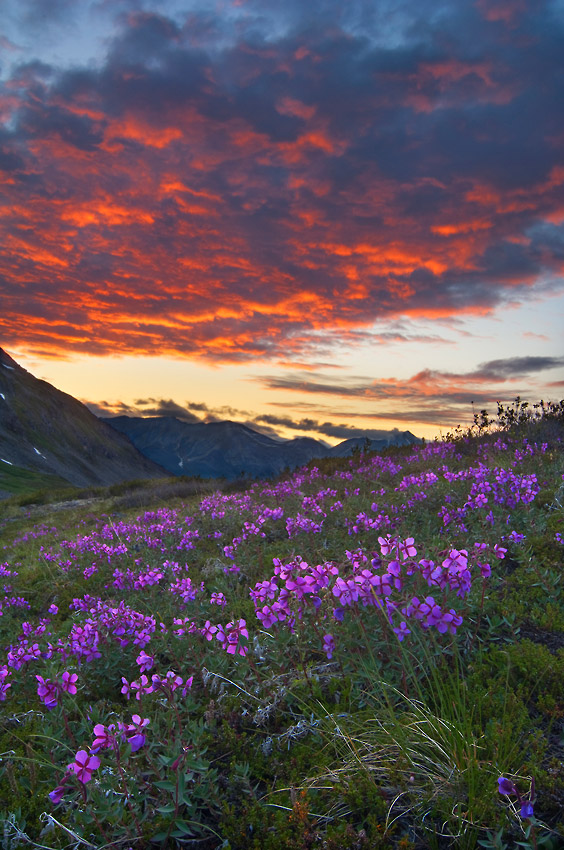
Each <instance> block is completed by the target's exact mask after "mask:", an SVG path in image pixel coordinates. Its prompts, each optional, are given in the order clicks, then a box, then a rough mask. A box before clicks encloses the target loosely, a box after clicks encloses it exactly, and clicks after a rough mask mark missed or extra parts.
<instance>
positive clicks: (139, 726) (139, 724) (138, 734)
mask: <svg viewBox="0 0 564 850" xmlns="http://www.w3.org/2000/svg"><path fill="white" fill-rule="evenodd" d="M131 719H132V721H133V723H130V724H129V725H128V727H127V732H128V733H133V734H130V735H128V738H127V740H128V741H129V744H130V746H131V752H132V753H136V752H137V750H140V749H141V747H142V746H143V744H144V743H145V735H144V734H143V730H144V728H145V727H146V726H148V725H149V723H150V722H151V721H150V720H149V718H148V717H145V718H144V719H141V717H140V715H139V714H133V715H132V716H131Z"/></svg>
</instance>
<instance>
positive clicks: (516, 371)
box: [258, 356, 564, 439]
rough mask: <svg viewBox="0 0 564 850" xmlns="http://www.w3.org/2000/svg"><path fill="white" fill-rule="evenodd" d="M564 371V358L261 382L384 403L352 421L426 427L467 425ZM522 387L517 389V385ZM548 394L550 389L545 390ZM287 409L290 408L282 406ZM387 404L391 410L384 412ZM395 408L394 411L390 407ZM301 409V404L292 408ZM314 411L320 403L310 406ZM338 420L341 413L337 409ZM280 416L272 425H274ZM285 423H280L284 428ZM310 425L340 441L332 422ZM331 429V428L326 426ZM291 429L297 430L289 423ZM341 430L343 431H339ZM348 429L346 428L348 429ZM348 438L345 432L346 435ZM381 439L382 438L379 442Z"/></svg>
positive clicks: (291, 375) (548, 384)
mask: <svg viewBox="0 0 564 850" xmlns="http://www.w3.org/2000/svg"><path fill="white" fill-rule="evenodd" d="M562 366H564V357H532V356H531V357H514V358H506V359H499V360H490V361H487V362H485V363H481V364H479V366H478V368H477V369H475V370H473V371H469V372H459V373H456V372H447V371H440V370H436V369H423V370H421V371H420V372H418V373H417V374H415V375H412V376H411V377H410V378H407V379H405V380H398V379H396V378H386V379H380V380H372V379H369V378H361V377H354V376H353V377H350V376H347V377H346V378H342V379H339V380H336V379H331V378H327V377H325V376H323V375H322V374H319V375H317V376H315V377H313V376H312V375H311V374H309V373H307V372H306V373H303V374H296V373H288V374H285V375H284V374H283V375H276V376H271V377H267V378H264V377H263V378H260V379H258V380H261V381H263V382H264V383H265V384H266V386H267V387H269V388H270V389H275V390H276V389H280V390H286V391H287V390H291V391H292V392H301V393H304V394H306V395H311V396H312V397H317V396H328V397H333V398H335V399H336V398H345V399H351V400H358V401H363V402H367V401H368V402H372V403H376V402H377V403H379V407H378V409H377V411H374V412H373V411H372V410H371V411H370V412H368V411H367V412H355V411H354V410H352V411H347V412H346V418H347V419H351V418H355V417H364V418H370V419H376V420H377V419H382V420H390V419H392V420H397V421H406V422H421V423H423V422H424V423H428V424H433V425H452V424H457V423H458V422H464V421H467V420H468V419H469V418H471V411H472V410H473V409H474V406H475V407H476V408H480V407H482V406H484V407H485V406H487V405H492V404H495V403H496V402H497V401H498V400H500V399H502V400H504V401H505V400H508V399H512V398H514V397H515V396H517V395H519V396H523V397H527V396H528V395H530V394H531V393H533V394H534V398H532V400H533V401H535V400H536V394H537V393H538V392H539V381H538V378H535V381H534V383H531V382H530V381H528V378H529V376H531V377H532V376H538V375H539V374H541V373H543V372H548V371H551V370H553V369H557V368H561V367H562ZM517 380H518V381H519V382H520V383H519V384H516V381H517ZM559 385H560V382H554V381H552V382H550V381H545V382H544V384H542V386H543V387H544V388H545V389H546V390H547V391H549V389H550V388H553V387H557V386H559ZM541 391H544V390H541ZM278 404H279V406H281V407H285V406H287V405H286V403H284V402H280V403H278ZM382 405H387V406H386V407H383V406H382ZM389 405H392V406H389ZM291 407H292V408H294V409H295V408H296V405H295V404H292V405H291ZM309 409H310V410H312V411H313V410H315V409H316V404H315V403H314V404H313V405H309ZM332 413H333V416H334V417H335V416H337V415H338V413H337V411H336V410H335V408H333V410H332ZM275 420H276V417H269V418H267V420H266V421H270V422H272V423H273V424H274V422H275ZM283 421H284V418H283V417H282V418H280V424H282V422H283ZM302 421H303V423H304V425H313V424H315V426H316V430H318V431H319V432H320V433H325V434H326V435H328V436H337V434H336V433H332V432H331V431H330V429H331V428H333V427H334V426H333V425H332V423H324V425H320V424H319V423H318V422H317V421H316V420H309V419H307V420H302ZM326 426H327V427H326ZM286 427H292V425H290V424H289V422H288V424H287V425H286ZM338 427H341V426H338ZM345 427H346V426H345ZM343 433H344V432H343ZM376 439H377V438H376Z"/></svg>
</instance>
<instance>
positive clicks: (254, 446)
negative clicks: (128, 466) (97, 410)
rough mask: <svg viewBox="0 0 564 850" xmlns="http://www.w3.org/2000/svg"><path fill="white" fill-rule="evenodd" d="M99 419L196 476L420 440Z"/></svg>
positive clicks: (398, 434) (263, 470)
mask: <svg viewBox="0 0 564 850" xmlns="http://www.w3.org/2000/svg"><path fill="white" fill-rule="evenodd" d="M103 421H104V422H106V423H107V424H108V425H111V427H112V428H115V429H116V430H117V431H120V432H121V433H122V434H125V435H126V436H127V437H128V438H129V439H130V440H131V442H132V443H133V445H134V446H135V447H136V448H137V449H138V450H139V451H140V452H142V453H143V454H144V455H146V457H148V458H150V459H151V460H152V461H154V462H155V463H158V464H159V465H160V466H162V467H163V468H164V469H166V470H167V471H168V472H170V473H172V474H173V475H200V476H201V477H202V478H227V479H235V478H240V477H248V478H269V477H272V476H274V475H279V474H280V473H281V472H283V471H284V470H285V469H295V468H296V467H299V466H303V465H305V464H306V463H309V461H310V460H313V459H314V458H324V457H347V456H348V455H351V454H352V453H353V451H355V450H358V449H364V448H366V449H367V450H369V451H382V450H383V449H386V448H388V446H407V445H412V444H414V443H418V442H420V440H419V439H418V438H417V437H415V436H414V435H413V434H412V433H411V432H410V431H389V432H387V436H386V437H385V438H383V439H380V440H370V439H366V438H363V437H354V438H352V439H349V440H345V441H344V442H342V443H339V445H337V446H334V447H332V448H331V447H328V446H327V445H326V444H325V443H322V442H320V441H319V440H314V439H313V438H311V437H296V438H295V439H293V440H286V441H279V440H273V439H272V438H271V437H268V436H266V434H261V433H259V432H258V431H253V430H252V429H251V428H249V427H247V426H246V425H242V424H241V423H238V422H230V421H223V422H207V423H205V422H201V423H200V422H196V423H193V422H183V421H182V420H180V419H177V418H176V417H174V416H153V417H146V418H145V417H137V416H114V417H111V418H104V420H103Z"/></svg>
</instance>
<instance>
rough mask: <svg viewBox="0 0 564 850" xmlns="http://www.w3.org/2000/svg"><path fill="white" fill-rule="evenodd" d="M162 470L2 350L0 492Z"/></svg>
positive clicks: (122, 478)
mask: <svg viewBox="0 0 564 850" xmlns="http://www.w3.org/2000/svg"><path fill="white" fill-rule="evenodd" d="M164 474H165V473H164V471H163V470H162V469H161V468H160V467H158V466H157V465H156V464H155V463H153V462H152V461H150V460H148V459H147V458H145V457H144V456H143V455H142V454H140V453H139V452H138V451H137V449H135V448H134V446H133V445H132V444H131V443H130V442H129V440H128V439H126V438H125V437H124V436H123V435H122V434H118V433H117V432H116V431H115V430H114V429H113V428H110V427H109V426H108V425H106V424H105V423H104V422H102V421H100V420H99V419H98V418H97V417H96V416H94V414H92V413H91V412H90V411H89V410H88V408H87V407H85V406H84V405H83V404H81V403H80V402H79V401H77V400H76V399H75V398H73V397H72V396H70V395H67V394H66V393H63V392H61V391H60V390H58V389H56V388H55V387H53V386H52V385H51V384H49V383H47V382H46V381H41V380H38V379H37V378H35V377H34V376H33V375H31V374H30V373H29V372H27V371H26V370H25V369H23V368H22V367H21V366H19V365H18V364H17V363H16V361H15V360H13V359H12V358H11V357H10V356H9V355H8V354H6V352H5V351H3V350H2V349H0V497H1V496H6V495H9V494H11V493H14V492H18V490H19V489H20V488H22V487H26V486H31V485H34V486H36V487H37V486H60V485H61V484H65V483H67V484H74V485H78V486H86V485H94V486H96V485H105V484H114V483H117V482H120V481H125V480H129V479H135V478H158V477H162V476H163V475H164Z"/></svg>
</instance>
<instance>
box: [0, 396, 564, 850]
mask: <svg viewBox="0 0 564 850" xmlns="http://www.w3.org/2000/svg"><path fill="white" fill-rule="evenodd" d="M560 412H561V411H560ZM521 419H522V421H521V422H519V417H518V416H517V417H514V418H513V419H512V420H511V421H509V422H504V421H501V425H502V427H499V426H498V427H497V428H495V429H492V428H491V427H490V425H489V422H484V421H483V420H482V421H479V422H477V423H476V428H475V429H474V433H472V432H469V433H466V434H458V435H454V437H453V438H452V439H446V440H444V441H443V442H437V443H432V444H427V445H422V446H418V447H416V448H413V447H411V448H409V449H403V450H395V451H393V452H390V453H386V454H384V455H372V456H364V455H362V454H360V455H357V456H356V457H354V458H353V459H352V460H346V461H340V462H336V461H331V462H326V463H320V464H319V465H318V466H315V465H313V464H312V465H310V466H309V467H308V468H305V469H303V470H299V471H298V472H296V473H295V474H293V475H289V476H288V477H286V478H284V479H282V480H280V481H277V482H255V483H253V484H251V485H250V486H248V487H247V488H246V489H242V490H239V491H234V492H221V491H217V492H213V493H207V494H206V495H204V496H203V497H199V498H193V499H191V500H190V501H188V502H185V503H181V502H180V501H179V500H171V501H170V502H169V503H166V504H161V505H152V506H147V509H146V510H143V511H141V512H139V511H136V512H131V511H130V512H125V511H124V510H123V509H122V510H121V512H115V511H113V510H111V507H110V505H109V504H108V507H107V509H106V511H105V512H103V513H101V514H100V515H92V514H86V513H84V514H83V515H78V516H77V514H76V512H75V513H74V514H73V521H72V522H71V521H70V519H65V517H64V514H59V515H57V516H56V517H55V516H54V515H49V514H46V515H45V518H44V521H43V522H41V523H38V522H35V523H33V522H31V521H30V524H29V527H28V528H26V529H20V530H19V531H18V533H17V534H10V533H9V532H10V524H9V523H8V524H6V525H5V527H4V530H3V536H2V543H1V544H0V545H2V547H3V548H2V549H1V550H0V560H2V561H3V563H2V564H1V565H0V577H1V579H2V584H3V591H2V597H1V599H0V603H1V606H2V617H1V618H0V636H1V638H2V639H1V641H0V646H2V655H1V657H0V700H2V705H1V707H2V719H1V721H0V759H1V761H0V811H2V812H3V814H2V818H3V823H4V839H3V840H4V844H3V846H5V847H15V846H18V842H20V843H21V844H24V843H25V842H26V841H31V842H34V843H35V846H43V847H52V848H59V847H69V846H72V847H74V846H76V847H78V846H81V847H84V846H90V847H102V846H103V847H110V846H111V847H113V846H115V847H151V846H170V847H184V846H186V847H190V846H198V847H205V848H216V847H224V848H232V850H243V848H253V847H257V848H258V847H260V848H297V849H298V848H299V850H301V848H309V847H315V846H322V847H326V848H341V847H342V848H347V847H350V848H356V847H359V848H361V847H367V848H369V847H380V846H381V847H398V848H399V847H401V848H410V847H412V848H417V847H433V846H437V847H443V846H444V847H447V846H452V845H454V846H460V847H469V848H470V847H474V846H477V845H478V844H479V845H481V846H486V847H502V846H513V845H514V843H515V842H517V841H522V842H523V846H530V847H535V846H548V847H550V846H552V847H558V846H561V840H562V839H561V838H560V835H561V833H562V830H563V823H562V814H561V813H562V810H563V808H564V771H563V768H562V763H563V761H564V729H563V726H562V720H563V717H564V685H563V682H564V594H563V584H562V572H563V562H564V555H563V553H564V546H563V543H562V539H563V534H564V510H563V496H564V478H563V475H564V461H563V457H564V455H563V444H562V439H563V436H564V434H563V429H562V417H561V416H560V415H554V416H552V417H548V416H542V417H540V418H539V417H537V421H530V419H529V418H528V417H526V416H525V417H521ZM478 432H479V433H478ZM54 520H56V524H55V522H54ZM504 842H506V843H504Z"/></svg>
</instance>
